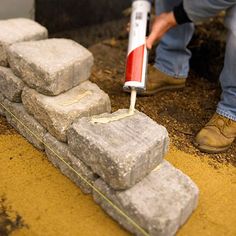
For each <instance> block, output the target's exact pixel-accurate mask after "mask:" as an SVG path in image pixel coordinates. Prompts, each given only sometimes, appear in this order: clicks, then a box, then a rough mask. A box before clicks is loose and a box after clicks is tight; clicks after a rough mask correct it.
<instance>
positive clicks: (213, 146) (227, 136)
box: [194, 113, 236, 153]
mask: <svg viewBox="0 0 236 236" xmlns="http://www.w3.org/2000/svg"><path fill="white" fill-rule="evenodd" d="M235 137H236V121H233V120H231V119H228V118H226V117H224V116H221V115H219V114H217V113H215V114H214V116H213V117H212V118H211V120H210V121H209V122H208V123H207V124H206V126H205V127H204V128H203V129H202V130H201V131H200V132H199V133H198V134H197V136H196V138H195V141H194V146H195V147H197V148H198V149H199V150H201V151H203V152H207V153H220V152H224V151H226V150H227V149H228V148H229V147H230V145H231V144H232V143H233V141H234V139H235Z"/></svg>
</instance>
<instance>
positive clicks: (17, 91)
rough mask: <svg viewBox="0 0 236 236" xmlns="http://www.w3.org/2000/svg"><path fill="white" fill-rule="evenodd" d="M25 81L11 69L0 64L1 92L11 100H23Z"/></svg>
mask: <svg viewBox="0 0 236 236" xmlns="http://www.w3.org/2000/svg"><path fill="white" fill-rule="evenodd" d="M24 87H25V83H24V82H23V81H22V80H21V79H20V78H18V77H17V76H15V75H14V74H13V72H12V70H11V69H9V68H6V67H2V66H0V92H1V93H2V94H3V95H4V96H5V97H6V98H7V99H8V100H10V101H11V102H21V93H22V90H23V88H24Z"/></svg>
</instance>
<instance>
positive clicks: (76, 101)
mask: <svg viewBox="0 0 236 236" xmlns="http://www.w3.org/2000/svg"><path fill="white" fill-rule="evenodd" d="M22 101H23V104H24V106H25V108H26V110H27V111H28V112H29V113H30V114H32V115H33V116H34V117H35V118H36V119H37V120H38V121H39V122H40V123H41V124H42V125H43V126H44V127H45V128H47V130H48V131H49V132H50V133H51V134H52V135H53V136H54V137H56V138H57V139H58V140H60V141H62V142H66V141H67V137H66V130H67V129H68V128H69V126H70V125H71V124H72V122H73V121H74V120H75V119H76V118H80V117H84V116H91V115H95V114H102V113H104V112H110V110H111V105H110V99H109V97H108V95H107V94H106V93H104V92H103V91H102V90H101V89H100V88H99V87H98V86H97V85H96V84H94V83H91V82H90V81H85V82H83V83H82V84H80V85H79V86H77V87H75V88H73V89H71V90H69V91H67V92H65V93H63V94H60V95H58V96H55V97H49V96H46V95H42V94H40V93H38V92H37V91H35V90H33V89H29V88H25V89H24V91H23V93H22Z"/></svg>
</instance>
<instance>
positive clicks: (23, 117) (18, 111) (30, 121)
mask: <svg viewBox="0 0 236 236" xmlns="http://www.w3.org/2000/svg"><path fill="white" fill-rule="evenodd" d="M4 106H5V107H6V108H7V109H8V110H9V111H10V112H11V113H12V114H13V115H14V116H15V117H17V119H18V120H17V119H16V118H15V117H14V116H12V115H10V114H9V113H8V112H6V117H7V121H8V122H9V123H10V124H11V125H12V126H13V127H14V128H15V129H16V130H17V131H18V132H19V133H20V134H21V135H22V136H24V137H25V138H26V139H27V140H28V141H29V142H30V143H32V144H33V145H34V146H35V147H36V148H38V149H40V150H44V145H43V143H42V142H41V141H40V140H43V137H44V135H45V134H46V132H47V131H46V129H44V128H43V127H42V126H41V125H40V124H39V123H38V122H37V121H36V120H35V119H34V118H33V117H32V116H30V115H29V114H28V113H27V112H26V110H25V109H24V107H23V105H22V104H21V103H12V102H10V101H8V100H7V99H5V100H4ZM20 121H21V122H22V123H23V124H24V125H26V126H27V128H26V127H24V126H23V125H22V123H21V122H20ZM29 130H30V131H32V132H33V134H34V135H36V136H37V137H38V138H39V139H40V140H38V139H37V138H36V137H35V136H34V135H33V134H32V133H31V132H30V131H29Z"/></svg>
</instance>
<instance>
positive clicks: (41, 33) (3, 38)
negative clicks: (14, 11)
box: [0, 18, 48, 66]
mask: <svg viewBox="0 0 236 236" xmlns="http://www.w3.org/2000/svg"><path fill="white" fill-rule="evenodd" d="M0 32H1V33H0V65H1V66H7V65H8V62H7V52H6V50H7V47H8V46H9V45H11V44H13V43H16V42H22V41H32V40H40V39H46V38H47V37H48V32H47V29H46V28H45V27H43V26H41V25H40V24H38V23H36V22H35V21H32V20H29V19H24V18H16V19H9V20H0Z"/></svg>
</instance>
